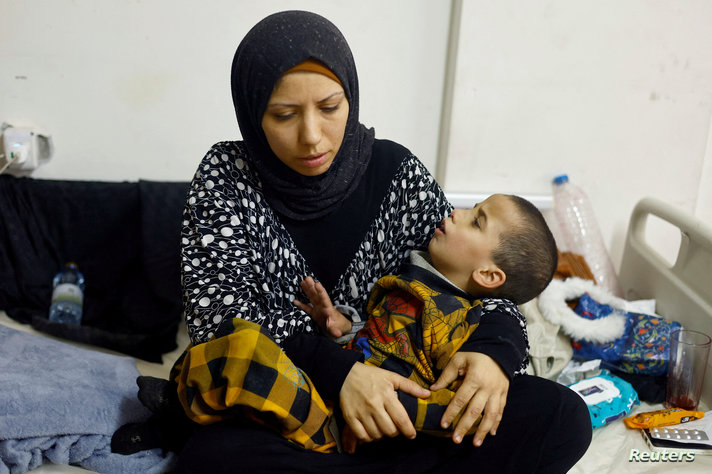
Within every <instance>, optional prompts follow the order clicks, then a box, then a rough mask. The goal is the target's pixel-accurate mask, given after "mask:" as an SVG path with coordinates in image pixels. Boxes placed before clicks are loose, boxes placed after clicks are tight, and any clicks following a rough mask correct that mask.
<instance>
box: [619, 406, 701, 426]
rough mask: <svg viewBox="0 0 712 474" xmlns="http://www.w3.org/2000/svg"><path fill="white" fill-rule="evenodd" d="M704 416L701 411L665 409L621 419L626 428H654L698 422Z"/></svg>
mask: <svg viewBox="0 0 712 474" xmlns="http://www.w3.org/2000/svg"><path fill="white" fill-rule="evenodd" d="M703 416H705V412H703V411H692V410H683V409H682V408H665V409H664V410H658V411H649V412H646V413H638V414H637V415H634V416H629V417H628V418H625V419H623V422H624V423H625V424H626V426H627V427H628V428H655V427H656V426H668V425H677V424H680V423H687V422H688V421H692V420H698V419H700V418H702V417H703Z"/></svg>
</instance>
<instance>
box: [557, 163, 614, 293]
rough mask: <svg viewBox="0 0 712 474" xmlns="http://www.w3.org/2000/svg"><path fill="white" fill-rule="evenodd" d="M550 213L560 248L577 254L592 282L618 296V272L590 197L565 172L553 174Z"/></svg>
mask: <svg viewBox="0 0 712 474" xmlns="http://www.w3.org/2000/svg"><path fill="white" fill-rule="evenodd" d="M553 186H554V215H556V220H557V221H558V223H559V231H560V237H561V239H562V240H563V242H561V244H563V247H564V250H567V251H569V252H573V253H575V254H578V255H581V256H582V257H583V258H584V260H586V264H587V265H588V266H589V268H590V269H591V272H592V273H593V276H594V278H595V279H596V284H598V285H599V286H601V287H603V288H605V289H607V290H608V291H609V292H611V294H613V295H615V296H618V297H622V296H623V290H622V288H621V286H620V283H619V282H618V275H617V274H616V271H615V269H614V268H613V262H611V257H610V255H609V254H608V250H607V249H606V244H605V243H604V242H603V236H602V235H601V231H600V229H599V227H598V222H597V221H596V215H595V214H594V212H593V207H592V206H591V201H590V200H589V198H588V196H587V195H586V193H585V192H584V191H583V190H582V189H581V188H579V187H578V186H576V185H574V184H572V183H570V182H569V177H568V176H567V175H565V174H564V175H560V176H557V177H556V178H554V184H553Z"/></svg>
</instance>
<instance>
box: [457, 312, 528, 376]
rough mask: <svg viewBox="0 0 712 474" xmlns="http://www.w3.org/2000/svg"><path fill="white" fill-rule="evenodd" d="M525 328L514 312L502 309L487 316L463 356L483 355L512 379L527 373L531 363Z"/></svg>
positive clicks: (465, 347) (467, 345)
mask: <svg viewBox="0 0 712 474" xmlns="http://www.w3.org/2000/svg"><path fill="white" fill-rule="evenodd" d="M517 312H518V311H517ZM522 324H523V322H522V321H521V320H520V319H519V318H517V317H515V316H514V315H512V314H511V312H510V311H506V312H505V311H500V310H499V308H498V310H496V311H489V312H485V313H483V315H482V318H481V319H480V324H479V326H478V327H477V329H476V330H475V332H474V333H472V336H470V338H469V339H468V340H467V342H465V343H464V344H463V345H462V347H461V348H460V352H480V353H482V354H485V355H488V356H490V357H491V358H492V359H494V360H495V361H496V362H497V363H498V364H499V365H500V367H502V369H503V370H504V372H505V373H506V374H507V376H508V377H509V378H510V379H511V378H513V377H514V376H515V375H519V374H522V373H524V369H526V366H527V364H528V361H529V355H528V344H527V337H526V326H522Z"/></svg>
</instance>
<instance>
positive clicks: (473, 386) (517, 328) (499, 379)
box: [431, 299, 528, 446]
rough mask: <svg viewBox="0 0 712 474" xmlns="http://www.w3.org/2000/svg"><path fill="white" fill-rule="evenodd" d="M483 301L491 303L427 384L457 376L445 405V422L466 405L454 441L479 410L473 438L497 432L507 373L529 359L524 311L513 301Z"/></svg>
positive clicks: (515, 371)
mask: <svg viewBox="0 0 712 474" xmlns="http://www.w3.org/2000/svg"><path fill="white" fill-rule="evenodd" d="M485 305H493V306H496V309H494V310H492V311H490V312H487V313H485V314H484V315H483V316H482V319H481V320H480V325H479V326H478V327H477V330H476V331H475V332H474V333H473V335H472V337H471V338H470V339H469V340H468V341H467V342H466V343H465V344H464V345H463V346H462V348H461V349H460V351H459V352H458V353H457V354H455V356H454V357H453V358H452V359H451V360H450V362H449V363H448V364H447V366H446V367H445V369H444V370H443V372H442V374H441V375H440V377H439V378H438V380H437V381H436V383H435V384H433V385H432V386H431V389H432V390H438V389H441V388H445V387H446V386H447V385H449V384H450V383H451V382H453V381H454V380H456V379H458V378H461V379H462V384H461V385H460V387H459V388H458V390H457V392H456V394H455V397H453V399H452V401H451V402H450V404H449V405H448V408H447V409H446V410H445V414H444V415H443V418H442V423H441V424H442V426H443V428H446V427H448V426H450V423H452V421H453V420H454V419H455V417H456V416H457V414H458V413H460V412H461V411H462V410H466V411H465V412H464V413H463V415H462V417H461V418H460V420H459V422H458V423H457V426H456V427H455V429H454V431H453V436H452V438H453V441H455V442H456V443H460V442H461V441H462V438H463V436H464V435H465V433H467V432H468V430H469V429H470V428H471V427H472V425H473V424H474V423H475V421H477V419H478V418H479V416H480V414H482V415H483V417H482V420H481V421H480V425H479V426H478V428H477V432H476V433H475V436H474V438H473V444H474V445H475V446H479V445H481V444H482V442H483V440H484V438H485V436H486V435H487V433H489V434H492V435H494V434H496V432H497V428H498V426H499V422H500V421H501V419H502V413H503V411H504V406H505V404H506V400H507V392H508V391H509V383H510V380H511V378H512V377H514V376H515V375H518V374H520V373H523V372H524V370H525V369H526V365H527V362H528V342H527V337H526V326H525V324H524V317H523V316H522V314H521V313H520V312H519V310H518V309H517V307H516V305H514V304H513V303H511V302H509V301H506V300H496V299H491V300H488V301H487V302H485Z"/></svg>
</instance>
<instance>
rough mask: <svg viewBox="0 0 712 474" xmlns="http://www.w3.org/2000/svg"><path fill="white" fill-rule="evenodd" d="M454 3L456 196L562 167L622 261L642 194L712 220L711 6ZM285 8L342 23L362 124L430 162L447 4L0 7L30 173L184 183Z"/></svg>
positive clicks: (66, 1) (310, 0)
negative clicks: (42, 134) (39, 132)
mask: <svg viewBox="0 0 712 474" xmlns="http://www.w3.org/2000/svg"><path fill="white" fill-rule="evenodd" d="M462 1H463V4H462V16H461V24H460V26H461V30H460V36H459V50H458V51H459V54H458V57H457V64H456V69H455V77H454V81H455V82H454V83H455V89H454V102H453V104H452V105H453V108H452V114H451V116H450V117H449V118H450V119H451V129H450V133H449V134H447V136H446V137H445V138H446V139H447V140H448V145H449V154H448V155H447V166H446V169H445V173H444V174H443V176H441V183H442V184H443V185H444V187H445V188H446V190H448V191H450V192H463V191H464V192H473V191H476V192H491V191H510V192H517V193H526V194H529V193H533V194H541V193H549V192H550V180H551V178H552V177H553V176H554V175H555V174H558V173H561V172H566V173H568V174H569V175H570V176H571V178H572V180H574V181H576V182H577V183H579V184H580V185H581V186H582V187H584V188H585V189H586V190H587V191H588V193H589V194H590V195H591V197H592V199H593V201H594V206H595V209H596V211H597V214H598V216H599V221H600V223H601V227H602V228H603V231H604V237H605V239H606V242H607V244H608V245H609V248H610V250H611V254H612V256H613V259H614V262H615V263H616V265H618V263H619V261H620V256H621V252H622V247H623V237H624V234H625V230H626V223H627V220H628V216H629V215H630V212H631V210H632V207H633V205H634V204H635V202H637V201H638V200H639V199H640V198H641V197H643V196H646V195H652V196H657V197H660V198H662V199H665V200H667V201H669V202H671V203H673V204H675V205H677V206H679V207H682V208H684V209H687V210H689V211H691V212H694V213H696V214H697V215H698V216H699V217H701V218H703V219H704V220H706V221H707V222H710V223H712V123H711V120H710V118H711V117H712V54H710V51H712V28H710V25H712V2H710V1H709V0H676V1H674V2H671V1H667V0H626V1H619V0H598V1H592V0H528V1H521V0H496V1H495V0H462ZM292 8H298V9H308V10H313V11H316V12H318V13H321V14H323V15H325V16H326V17H328V18H330V19H331V20H332V21H333V22H334V23H335V24H336V25H337V26H338V27H339V28H340V29H341V30H342V31H343V32H344V35H345V36H346V38H347V39H348V41H349V43H350V44H351V46H352V49H353V52H354V56H355V59H356V64H357V67H358V69H359V76H360V82H361V97H362V104H361V110H362V121H363V122H364V123H366V124H368V125H371V126H374V127H375V128H376V132H377V136H379V137H383V138H391V139H394V140H396V141H398V142H400V143H403V144H404V145H406V146H408V147H409V148H410V149H411V150H412V151H413V152H414V153H416V154H417V155H418V156H419V157H420V158H421V159H422V160H423V161H424V162H425V164H426V165H427V166H428V167H429V168H430V169H431V170H433V171H435V168H436V166H435V161H436V153H437V150H438V136H437V135H438V130H439V123H440V117H439V115H440V111H441V99H442V93H443V91H442V88H443V83H444V80H445V70H446V67H445V57H446V54H445V53H446V48H447V37H448V28H449V12H450V2H449V1H446V0H438V1H432V0H386V1H383V0H361V1H359V2H353V1H352V0H348V1H346V0H304V1H288V0H260V1H253V0H206V1H203V2H198V1H195V0H191V1H187V0H139V1H129V0H104V1H95V0H0V121H10V122H13V121H19V120H28V121H31V122H34V123H36V124H38V125H40V126H42V127H43V128H45V129H46V130H47V131H48V132H49V133H51V134H52V135H53V137H54V142H55V147H56V154H55V156H54V158H53V160H52V161H51V162H50V163H49V164H47V165H45V166H43V167H41V168H39V169H38V170H37V171H36V172H35V173H34V174H33V176H35V177H38V178H57V179H101V180H135V179H139V178H143V179H155V180H188V179H190V177H191V176H192V174H193V172H194V170H195V168H196V166H197V163H198V161H199V160H200V159H201V158H202V156H203V154H204V153H205V152H206V151H207V150H208V148H209V147H210V145H212V144H213V143H214V142H216V141H219V140H227V139H236V138H239V132H238V129H237V123H236V119H235V117H234V111H233V108H232V101H231V97H230V89H229V69H230V63H231V61H232V55H233V53H234V50H235V48H236V46H237V44H238V43H239V41H240V39H241V38H242V37H243V35H244V34H245V33H246V32H247V30H248V29H249V28H250V27H251V26H252V25H253V24H254V23H255V22H257V21H258V20H259V19H261V18H263V17H264V16H266V15H267V14H269V13H272V12H275V11H278V10H283V9H292Z"/></svg>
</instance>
